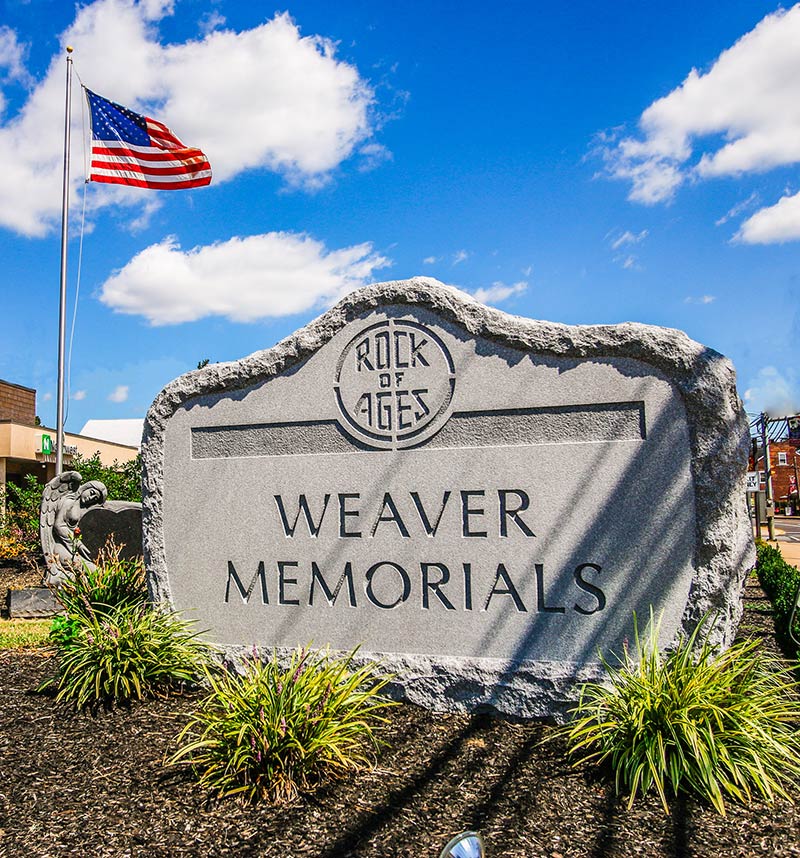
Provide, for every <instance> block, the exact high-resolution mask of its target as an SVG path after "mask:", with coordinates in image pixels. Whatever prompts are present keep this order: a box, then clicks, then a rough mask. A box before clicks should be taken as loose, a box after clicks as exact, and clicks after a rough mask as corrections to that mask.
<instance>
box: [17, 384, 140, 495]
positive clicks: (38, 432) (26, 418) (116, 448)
mask: <svg viewBox="0 0 800 858" xmlns="http://www.w3.org/2000/svg"><path fill="white" fill-rule="evenodd" d="M137 452H138V451H137V448H136V447H133V446H128V445H125V444H115V443H112V442H109V441H103V440H100V439H98V438H91V437H88V436H86V435H75V434H72V433H65V435H64V450H63V464H64V468H65V469H68V468H69V467H70V466H71V464H72V459H73V457H74V456H75V455H76V454H78V453H79V454H80V455H81V456H83V457H84V458H89V457H91V456H94V455H95V453H97V454H98V456H99V457H100V461H101V462H102V464H103V465H105V466H106V467H111V466H112V465H113V464H114V463H115V462H117V463H119V464H124V463H125V462H129V461H130V460H131V459H133V458H135V457H136V454H137ZM28 474H32V475H33V476H35V477H36V479H37V480H38V481H39V482H40V483H41V484H42V485H44V483H46V482H47V481H48V480H50V479H52V478H53V477H54V476H55V474H56V430H55V429H51V428H49V427H47V426H39V425H37V420H36V391H35V390H34V389H33V388H30V387H23V386H22V385H19V384H13V383H12V382H8V381H3V380H1V379H0V487H4V486H5V484H6V483H7V482H13V483H17V484H19V485H21V484H22V482H23V480H24V479H25V476H26V475H28Z"/></svg>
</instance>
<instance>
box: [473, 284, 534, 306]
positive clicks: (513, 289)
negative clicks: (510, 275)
mask: <svg viewBox="0 0 800 858" xmlns="http://www.w3.org/2000/svg"><path fill="white" fill-rule="evenodd" d="M527 288H528V283H527V281H526V280H520V281H519V282H518V283H514V284H512V285H511V286H506V284H505V283H502V282H500V281H499V280H497V281H495V282H494V283H492V285H491V286H489V287H488V288H485V289H476V290H475V291H474V292H473V293H472V297H473V298H475V300H476V301H480V302H481V303H482V304H499V303H501V302H502V301H505V300H506V299H507V298H510V297H511V296H512V295H520V294H522V293H523V292H524V291H525V290H526V289H527Z"/></svg>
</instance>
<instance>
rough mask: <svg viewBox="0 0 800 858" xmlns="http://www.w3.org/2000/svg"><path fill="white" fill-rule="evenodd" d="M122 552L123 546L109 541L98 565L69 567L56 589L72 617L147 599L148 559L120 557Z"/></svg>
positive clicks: (55, 591) (141, 602)
mask: <svg viewBox="0 0 800 858" xmlns="http://www.w3.org/2000/svg"><path fill="white" fill-rule="evenodd" d="M120 552H121V548H120V546H118V545H115V544H114V543H113V542H109V543H108V544H107V545H106V546H105V547H104V548H103V549H102V550H101V551H100V554H99V556H98V558H97V562H96V563H95V564H87V563H83V564H76V568H74V569H69V570H65V574H64V579H63V581H61V582H60V583H59V585H58V586H57V587H53V588H52V590H53V595H54V596H55V598H56V599H57V601H58V602H60V603H61V605H62V606H63V608H64V612H65V614H66V615H67V616H68V617H77V616H81V615H87V613H90V612H91V611H92V610H93V609H96V608H99V607H103V608H104V609H106V610H108V609H111V608H116V607H123V606H127V605H143V604H144V603H145V602H146V600H147V584H146V579H145V570H144V562H143V561H142V559H141V557H136V558H133V559H126V558H123V557H120Z"/></svg>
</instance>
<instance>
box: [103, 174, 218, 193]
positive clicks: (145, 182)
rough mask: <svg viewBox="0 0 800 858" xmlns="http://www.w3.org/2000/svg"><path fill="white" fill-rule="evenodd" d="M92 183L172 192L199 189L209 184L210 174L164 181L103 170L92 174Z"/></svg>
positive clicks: (165, 179)
mask: <svg viewBox="0 0 800 858" xmlns="http://www.w3.org/2000/svg"><path fill="white" fill-rule="evenodd" d="M92 181H94V182H101V183H103V184H107V185H132V186H133V187H136V188H151V189H153V190H156V191H172V190H178V189H179V188H201V187H203V186H204V185H208V184H209V183H210V182H211V173H210V172H209V173H208V174H207V175H206V176H205V177H197V178H192V179H184V178H183V177H181V176H175V177H173V178H172V179H170V177H165V178H164V179H156V178H142V176H141V175H140V174H138V173H129V174H127V175H126V174H125V171H123V170H114V171H111V172H107V171H104V170H100V171H97V172H95V173H92Z"/></svg>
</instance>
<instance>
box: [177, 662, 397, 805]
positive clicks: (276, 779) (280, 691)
mask: <svg viewBox="0 0 800 858" xmlns="http://www.w3.org/2000/svg"><path fill="white" fill-rule="evenodd" d="M355 652H356V651H355V650H354V651H353V652H351V653H349V654H347V655H344V656H334V655H332V654H331V653H330V652H329V651H328V650H327V649H325V650H318V651H309V650H306V649H303V650H296V651H295V652H294V653H293V654H292V656H291V659H290V661H289V664H288V665H282V664H281V663H280V661H279V659H278V657H277V655H276V654H274V653H273V655H272V657H271V658H270V659H269V660H268V661H263V662H262V661H261V660H260V659H259V658H258V657H257V656H256V655H255V654H254V655H253V657H252V658H248V659H246V661H245V663H244V666H243V669H242V673H240V674H236V673H233V672H221V673H213V672H211V671H209V672H208V682H209V684H210V692H209V693H208V695H207V696H206V697H205V698H204V699H203V700H202V701H201V703H200V705H199V707H198V709H197V711H196V712H195V713H193V715H192V716H191V717H190V721H189V723H188V724H187V725H186V727H185V728H184V729H183V731H182V732H181V734H180V736H179V737H178V741H179V742H180V743H181V744H182V747H181V748H180V750H179V751H178V752H177V753H176V754H175V755H174V756H173V758H172V759H171V760H170V763H171V764H179V763H182V764H188V765H190V766H191V768H192V770H193V771H194V773H195V775H196V777H197V778H198V780H199V782H200V784H201V785H202V786H204V787H206V788H208V789H210V790H211V791H212V792H213V793H215V794H216V796H217V797H219V798H222V797H224V796H230V795H238V796H240V797H241V798H243V799H246V800H250V801H257V800H260V799H264V800H267V801H270V802H274V803H282V802H287V801H291V800H293V799H294V798H296V797H297V795H298V794H299V793H300V792H301V791H303V790H305V789H307V788H308V787H309V786H311V785H312V784H315V783H318V782H320V781H321V780H323V779H326V778H335V777H337V776H338V775H341V774H344V773H346V772H350V771H357V770H360V769H363V768H365V767H370V766H371V765H372V763H373V759H374V751H375V750H376V749H377V747H378V744H379V743H378V739H377V735H376V731H377V729H378V728H379V727H380V726H382V725H383V724H384V723H385V722H386V720H387V719H386V717H385V715H384V713H385V710H386V709H387V707H389V706H391V705H392V703H391V701H389V700H388V699H386V698H385V697H384V696H383V695H382V693H381V692H382V690H383V689H384V687H385V686H386V684H387V682H388V681H389V679H390V677H388V676H385V675H381V674H379V673H378V666H377V665H376V664H375V663H368V664H365V665H363V666H361V667H354V665H353V659H354V656H355Z"/></svg>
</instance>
